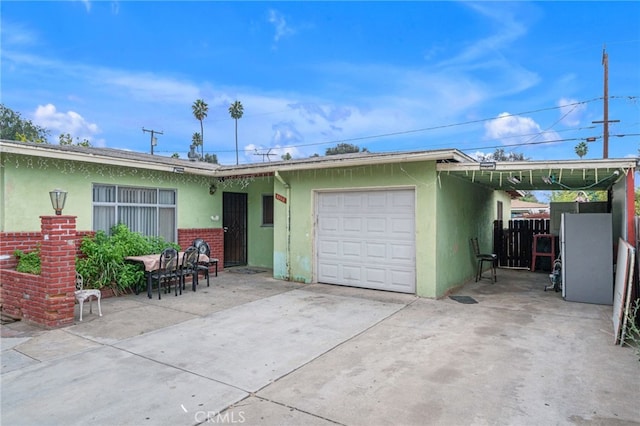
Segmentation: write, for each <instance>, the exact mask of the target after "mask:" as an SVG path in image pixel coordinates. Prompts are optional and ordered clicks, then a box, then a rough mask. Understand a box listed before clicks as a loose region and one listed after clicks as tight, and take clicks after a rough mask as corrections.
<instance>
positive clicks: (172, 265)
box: [150, 247, 180, 300]
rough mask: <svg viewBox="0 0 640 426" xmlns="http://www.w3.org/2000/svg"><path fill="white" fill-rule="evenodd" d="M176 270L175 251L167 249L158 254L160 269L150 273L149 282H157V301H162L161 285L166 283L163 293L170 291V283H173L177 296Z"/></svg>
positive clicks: (176, 253)
mask: <svg viewBox="0 0 640 426" xmlns="http://www.w3.org/2000/svg"><path fill="white" fill-rule="evenodd" d="M177 269H178V252H177V250H176V249H174V248H171V247H168V248H166V249H164V250H162V253H160V267H159V268H158V269H157V270H155V271H151V272H150V275H151V280H152V281H157V282H158V300H160V299H162V295H161V293H162V285H163V283H167V284H168V287H167V288H166V289H165V293H167V292H168V291H171V283H172V282H173V281H175V287H176V289H175V292H176V296H177V295H178V289H177V286H178V285H180V280H179V277H178V274H177Z"/></svg>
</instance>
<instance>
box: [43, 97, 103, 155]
mask: <svg viewBox="0 0 640 426" xmlns="http://www.w3.org/2000/svg"><path fill="white" fill-rule="evenodd" d="M33 121H34V123H36V124H38V125H40V126H42V127H44V128H46V129H48V130H50V131H52V133H53V134H54V135H55V136H56V137H57V136H58V135H60V134H63V133H68V134H69V135H71V137H72V138H73V139H74V141H75V140H76V138H77V139H80V140H83V139H88V140H89V141H91V142H92V143H94V145H95V146H98V145H100V143H95V142H96V141H95V140H94V136H95V135H96V134H97V133H100V129H99V128H98V125H97V124H95V123H89V122H88V121H87V120H85V119H84V117H82V116H81V115H80V114H78V113H77V112H74V111H67V112H59V111H57V110H56V107H55V105H53V104H47V105H38V108H37V109H36V111H35V113H34V114H33ZM98 142H99V141H98Z"/></svg>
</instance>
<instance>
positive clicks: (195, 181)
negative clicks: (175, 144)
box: [0, 153, 222, 232]
mask: <svg viewBox="0 0 640 426" xmlns="http://www.w3.org/2000/svg"><path fill="white" fill-rule="evenodd" d="M0 161H1V163H2V167H0V173H1V174H2V179H1V180H0V182H1V183H2V184H3V185H2V186H1V190H2V193H1V194H0V199H2V214H1V215H0V219H2V223H1V224H0V231H5V232H28V231H33V230H37V229H39V228H40V219H39V217H40V216H41V215H48V214H52V213H53V209H52V208H51V201H50V199H49V191H51V190H52V189H55V188H60V189H64V190H65V191H67V192H68V195H67V202H66V205H65V208H64V212H63V213H64V214H66V215H72V216H76V217H77V218H78V219H77V220H78V223H77V226H78V229H93V226H92V217H93V215H92V203H91V200H92V184H93V183H101V184H118V185H131V186H137V187H148V188H171V189H177V190H178V196H177V203H178V207H177V208H178V210H177V215H178V219H177V227H178V228H220V227H221V226H222V222H213V221H212V220H211V216H215V215H219V216H221V215H222V198H221V197H219V196H211V195H209V184H210V182H211V181H213V180H212V179H210V178H207V177H200V176H192V175H185V174H176V173H167V172H154V171H148V170H138V169H133V168H125V167H116V166H109V165H94V164H89V163H82V162H72V161H66V160H57V159H44V158H35V157H27V156H22V155H15V154H7V153H3V154H2V156H1V157H0Z"/></svg>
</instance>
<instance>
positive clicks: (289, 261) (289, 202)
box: [274, 170, 291, 281]
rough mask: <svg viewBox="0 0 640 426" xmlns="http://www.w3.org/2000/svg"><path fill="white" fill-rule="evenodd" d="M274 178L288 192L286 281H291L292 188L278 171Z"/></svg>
mask: <svg viewBox="0 0 640 426" xmlns="http://www.w3.org/2000/svg"><path fill="white" fill-rule="evenodd" d="M274 176H275V178H276V179H277V180H278V182H280V183H281V184H282V186H284V187H285V189H286V190H287V192H286V194H287V195H286V197H287V202H286V206H287V218H286V223H285V241H286V244H285V263H286V265H285V266H286V273H287V276H286V279H287V280H289V281H291V187H290V186H289V184H288V183H287V182H285V181H284V179H282V176H280V173H278V171H277V170H276V172H275V173H274Z"/></svg>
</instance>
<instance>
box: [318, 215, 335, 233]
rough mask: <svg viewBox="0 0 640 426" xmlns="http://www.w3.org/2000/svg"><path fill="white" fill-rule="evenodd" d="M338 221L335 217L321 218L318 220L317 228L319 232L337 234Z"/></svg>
mask: <svg viewBox="0 0 640 426" xmlns="http://www.w3.org/2000/svg"><path fill="white" fill-rule="evenodd" d="M339 227H340V220H339V219H338V218H337V217H323V218H322V219H321V220H318V228H319V230H320V231H321V232H338V230H339Z"/></svg>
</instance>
